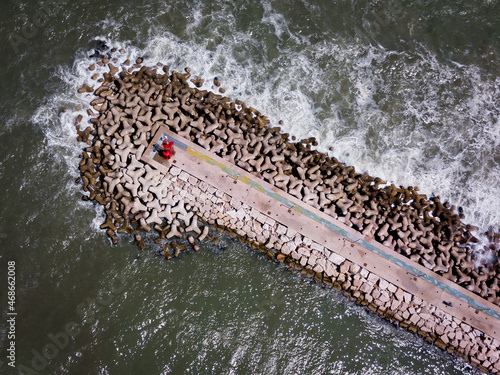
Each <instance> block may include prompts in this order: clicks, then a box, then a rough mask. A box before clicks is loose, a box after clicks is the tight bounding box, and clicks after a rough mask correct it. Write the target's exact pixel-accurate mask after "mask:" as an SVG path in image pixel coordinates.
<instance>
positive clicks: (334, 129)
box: [34, 3, 500, 231]
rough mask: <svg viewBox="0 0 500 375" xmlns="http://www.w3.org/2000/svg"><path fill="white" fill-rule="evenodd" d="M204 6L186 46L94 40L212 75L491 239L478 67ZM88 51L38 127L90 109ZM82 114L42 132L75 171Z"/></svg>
mask: <svg viewBox="0 0 500 375" xmlns="http://www.w3.org/2000/svg"><path fill="white" fill-rule="evenodd" d="M203 7H204V6H203V5H202V4H198V5H197V7H195V8H194V9H193V10H192V13H191V14H190V15H188V16H187V17H188V18H189V20H190V22H188V24H187V26H186V30H185V33H186V35H187V38H186V37H184V38H183V39H181V38H179V37H178V36H176V35H174V34H172V33H170V32H168V31H165V30H161V29H160V28H156V29H151V30H150V33H149V36H148V39H147V40H145V41H144V47H143V48H137V47H135V46H133V45H131V44H130V43H129V42H127V41H119V40H112V39H110V38H107V37H105V36H104V35H101V36H97V38H98V39H102V40H104V41H106V43H107V44H108V45H109V46H113V47H116V48H118V49H119V48H124V49H125V50H126V53H125V54H124V55H123V57H124V59H125V58H129V59H130V60H132V61H134V60H135V59H136V58H137V57H139V56H141V57H144V64H145V65H154V64H156V63H157V62H162V63H165V64H166V65H169V66H170V67H171V68H172V69H174V70H177V71H182V70H183V68H184V67H190V68H191V70H192V74H193V76H200V77H202V78H204V79H205V85H204V86H203V87H202V89H212V90H214V91H215V89H216V88H214V87H212V86H211V79H212V78H213V77H215V76H217V77H218V78H219V79H220V80H221V82H222V85H223V87H224V88H225V89H226V93H225V95H227V96H229V97H231V98H233V99H236V98H238V99H241V100H243V101H244V102H245V103H247V104H248V105H251V106H253V107H255V108H257V109H258V110H259V111H261V112H262V113H263V114H265V115H267V116H268V117H269V118H270V119H271V121H272V123H273V124H274V125H277V124H278V121H280V120H282V121H283V125H282V129H283V131H285V132H289V133H290V134H291V135H294V136H296V137H297V139H302V138H307V137H310V136H314V137H316V138H317V140H318V142H319V145H318V149H319V150H320V151H324V152H329V154H330V155H331V156H335V157H337V158H338V159H340V160H341V161H343V162H345V163H347V164H350V165H354V166H355V167H356V169H357V170H358V171H367V172H368V173H369V174H371V175H375V176H380V177H381V178H383V179H385V180H387V181H388V182H394V183H395V184H396V185H404V186H408V185H413V186H418V187H419V188H420V191H421V192H423V193H426V194H427V195H439V196H440V197H441V198H442V199H443V200H449V201H450V202H451V203H452V204H455V205H458V206H462V207H463V209H464V212H465V215H466V220H465V221H466V222H468V223H471V224H473V225H478V226H479V227H480V228H481V229H483V230H487V229H489V228H491V229H493V230H496V231H498V229H499V227H498V223H500V201H499V200H498V197H499V196H500V161H499V158H500V156H499V151H498V145H499V143H500V131H499V130H498V129H499V126H498V125H499V122H498V121H499V120H498V118H499V113H500V103H499V97H500V93H499V90H500V89H499V87H500V84H499V83H500V82H499V79H498V78H495V77H489V76H488V75H485V74H484V72H482V71H481V69H480V68H479V67H476V66H473V65H470V66H464V65H459V64H454V63H452V62H442V61H438V59H437V58H436V56H434V55H433V54H432V52H430V51H428V50H427V49H426V48H425V47H424V46H416V47H415V48H414V49H413V50H408V51H403V52H396V51H390V50H386V49H384V48H382V47H380V46H371V45H363V44H360V43H359V42H358V43H355V42H354V41H352V40H349V39H339V38H337V39H331V40H329V39H327V38H324V39H323V40H320V41H315V42H314V43H313V42H311V41H310V39H309V37H306V36H304V35H301V34H300V33H298V32H297V31H291V30H292V29H293V27H291V25H289V23H288V21H287V19H286V17H285V16H284V15H283V14H281V13H279V12H278V11H275V10H273V9H272V7H270V5H268V4H267V3H266V4H264V8H265V7H267V8H269V9H268V10H267V11H266V13H265V17H263V18H262V20H261V23H259V24H258V25H257V27H256V31H255V33H254V34H256V35H252V34H249V33H247V32H243V31H242V30H241V29H239V28H238V25H237V23H236V21H235V19H234V17H231V13H229V14H228V13H224V12H223V11H224V9H223V10H222V11H221V12H215V11H212V12H211V13H208V14H207V13H206V10H205V9H204V8H203ZM223 13H224V14H223ZM109 22H110V23H113V22H112V20H111V21H109ZM207 23H210V25H211V26H212V27H211V29H210V32H209V34H208V35H207V38H205V39H200V38H199V36H197V34H199V30H198V29H199V28H200V27H203V26H205V25H206V24H207ZM222 25H224V28H222V27H221V26H222ZM326 36H328V35H326ZM257 37H259V38H260V39H259V38H257ZM214 38H218V39H217V40H218V41H219V43H218V44H217V43H214V40H213V39H214ZM273 38H274V39H273ZM270 41H272V42H273V43H271V42H270ZM266 43H268V44H266ZM91 53H92V51H89V50H86V51H79V52H78V54H77V56H76V60H75V64H74V65H73V67H72V68H71V69H70V70H61V71H59V72H58V75H59V76H60V78H61V80H62V81H63V82H64V84H65V87H64V93H62V94H61V95H60V96H58V97H55V98H52V99H54V100H49V102H48V103H49V104H47V106H45V107H43V108H40V110H39V111H38V112H37V114H35V116H34V121H35V122H40V121H41V122H44V121H45V122H47V120H46V119H45V120H44V119H43V118H44V115H43V114H47V113H51V114H54V111H55V109H56V107H57V106H61V105H63V104H64V106H68V107H72V106H73V107H76V106H77V105H78V104H80V105H85V102H86V100H85V96H84V95H77V94H75V92H76V89H77V88H78V87H81V85H82V84H83V83H84V82H90V81H91V80H90V77H91V75H92V74H93V72H90V71H88V70H87V67H88V66H89V65H90V64H91V63H92V62H93V60H92V59H90V58H88V56H89V55H90V54H91ZM122 61H123V60H122ZM47 111H48V112H47ZM77 113H80V114H82V115H83V116H84V117H85V116H86V114H85V108H84V109H83V110H81V111H78V112H75V111H68V112H67V113H66V114H65V115H64V116H60V117H59V120H58V121H59V122H60V123H58V124H54V123H53V122H52V123H51V125H48V126H46V134H47V138H48V139H49V143H50V144H53V145H59V146H61V145H63V147H64V148H65V154H66V158H67V159H68V163H69V165H71V168H74V166H75V165H76V164H75V163H76V160H77V151H75V150H76V149H77V148H76V147H73V146H74V136H75V133H74V129H73V123H72V121H73V120H72V119H73V117H74V115H76V114H77ZM45 117H46V116H45ZM85 120H86V118H84V120H83V122H82V123H86V121H85ZM330 147H333V150H332V151H329V148H330Z"/></svg>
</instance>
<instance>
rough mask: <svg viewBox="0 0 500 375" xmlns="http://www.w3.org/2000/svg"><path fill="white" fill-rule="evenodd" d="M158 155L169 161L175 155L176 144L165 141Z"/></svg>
mask: <svg viewBox="0 0 500 375" xmlns="http://www.w3.org/2000/svg"><path fill="white" fill-rule="evenodd" d="M158 153H159V154H160V156H161V157H162V158H163V159H166V160H169V159H170V158H171V157H172V156H173V155H174V154H175V151H174V142H172V141H169V140H167V139H165V140H164V141H163V143H162V144H161V148H160V150H159V151H158Z"/></svg>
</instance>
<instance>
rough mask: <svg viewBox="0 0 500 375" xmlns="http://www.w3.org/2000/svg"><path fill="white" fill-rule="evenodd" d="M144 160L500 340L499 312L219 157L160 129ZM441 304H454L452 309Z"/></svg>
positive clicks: (473, 295) (481, 300)
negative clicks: (165, 148)
mask: <svg viewBox="0 0 500 375" xmlns="http://www.w3.org/2000/svg"><path fill="white" fill-rule="evenodd" d="M165 137H168V138H169V139H171V140H173V141H174V143H175V150H176V154H175V156H174V158H173V160H171V161H169V162H166V161H164V160H163V159H161V158H160V157H159V156H157V155H156V149H155V147H158V146H159V145H160V144H161V142H162V140H163V139H164V138H165ZM142 160H143V161H145V162H147V163H150V164H151V165H153V166H155V167H156V168H158V169H160V170H163V171H164V172H167V171H168V169H169V167H170V166H169V163H170V164H171V163H173V164H175V165H176V166H178V167H179V168H181V169H183V170H185V171H186V172H188V173H189V174H191V175H193V176H195V177H197V178H199V179H200V180H204V181H206V182H207V183H208V184H210V185H212V186H214V187H216V188H217V189H220V190H222V191H224V192H225V193H227V194H228V195H230V196H232V197H234V198H236V199H239V200H241V201H242V202H244V203H246V204H248V205H249V206H250V207H253V208H254V209H256V210H258V211H260V212H262V213H263V214H266V215H268V216H271V217H272V218H273V219H274V220H276V221H277V222H280V223H282V224H283V225H285V226H288V227H291V228H293V229H295V230H296V231H297V232H299V233H301V234H302V235H305V236H307V237H309V238H311V239H312V240H314V241H316V242H317V243H319V244H322V245H323V246H324V247H326V248H328V249H329V250H331V251H333V252H335V253H337V254H339V255H341V256H343V257H344V258H346V259H348V260H350V261H351V262H354V263H356V264H358V265H360V266H362V267H363V268H366V269H368V270H369V271H370V272H373V273H375V274H376V275H378V276H380V277H382V278H384V279H386V280H387V281H389V282H391V283H393V284H395V285H397V286H399V287H400V288H402V289H404V290H406V291H407V292H409V293H412V294H413V295H415V296H417V297H419V298H421V299H422V300H424V301H426V302H428V303H430V304H432V305H434V306H436V307H439V308H440V309H442V310H444V311H446V312H447V313H449V314H451V315H453V316H454V317H456V318H458V319H460V320H461V321H463V322H466V323H468V324H469V325H471V326H473V327H475V328H477V329H479V330H481V331H482V332H484V333H487V334H488V335H491V336H492V337H494V338H496V339H499V340H500V308H499V307H498V306H495V305H493V304H492V303H490V302H488V301H486V300H485V299H483V298H481V297H479V296H477V295H475V294H473V293H471V292H469V291H468V290H466V289H464V288H462V287H460V286H458V285H456V284H454V283H452V282H451V281H450V280H448V279H445V278H443V277H441V276H439V275H437V274H435V273H434V272H432V271H430V270H428V269H426V268H425V267H423V266H421V265H420V264H418V263H416V262H413V261H412V260H410V259H408V258H406V257H404V256H402V255H400V254H398V253H396V252H395V251H393V250H391V249H389V248H386V247H385V246H384V245H382V244H380V243H378V242H376V241H374V240H372V239H370V238H367V237H363V235H362V234H361V233H359V232H357V231H355V230H354V229H352V228H349V227H347V226H346V225H344V224H343V223H342V222H340V221H338V220H336V219H333V218H332V217H330V216H328V215H325V214H324V213H322V212H321V211H319V210H317V209H315V208H313V207H311V206H309V205H307V204H305V203H304V202H302V201H300V200H298V199H296V198H295V197H293V196H291V195H289V194H288V193H286V192H284V191H282V190H281V189H278V188H276V187H274V186H272V185H270V184H269V183H267V182H266V181H264V180H262V179H259V178H257V177H255V176H253V175H252V174H250V173H248V172H246V171H244V170H243V169H241V168H239V167H237V166H235V165H233V164H231V163H229V162H228V161H226V160H224V159H222V158H220V157H218V156H217V155H215V154H212V153H210V152H209V151H207V150H205V149H203V148H202V147H200V146H198V145H195V144H193V143H192V142H190V141H188V140H186V139H184V138H182V137H180V136H178V135H176V134H174V133H171V132H170V131H169V130H168V128H167V127H161V128H160V129H159V130H158V132H157V133H156V136H155V137H154V139H153V140H152V141H151V143H150V144H149V146H148V148H147V149H146V151H145V152H144V155H143V157H142ZM443 301H447V302H451V303H452V306H448V305H446V304H444V303H443Z"/></svg>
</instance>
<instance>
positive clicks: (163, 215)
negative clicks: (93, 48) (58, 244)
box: [76, 50, 500, 305]
mask: <svg viewBox="0 0 500 375" xmlns="http://www.w3.org/2000/svg"><path fill="white" fill-rule="evenodd" d="M111 52H112V53H118V51H115V50H111ZM119 52H123V51H119ZM112 57H113V55H109V56H107V57H104V58H102V59H101V60H99V61H97V62H96V64H93V65H91V66H90V67H89V69H90V70H96V74H94V76H93V77H92V79H93V80H94V81H95V83H96V85H95V86H96V87H95V88H94V87H91V86H90V85H88V84H86V85H84V86H83V87H82V88H81V89H80V90H79V92H81V93H90V92H93V95H94V96H95V98H94V99H93V100H92V101H91V102H90V104H91V107H92V109H89V110H88V114H89V115H90V116H91V120H90V122H91V123H92V126H91V127H87V128H85V129H84V130H81V117H79V118H77V121H76V127H77V131H78V140H79V141H82V142H86V143H87V144H88V147H86V148H85V150H84V152H83V153H82V160H81V162H80V171H81V179H82V181H83V184H84V190H85V191H88V192H89V193H90V195H89V196H88V197H87V196H86V197H85V198H84V199H91V200H96V201H97V202H98V203H100V204H102V205H104V207H105V210H106V215H107V220H106V222H105V223H104V224H103V225H102V228H103V229H106V232H107V233H108V235H109V236H110V237H111V239H112V240H113V242H114V243H116V241H117V238H116V233H121V232H128V233H130V234H135V235H136V238H137V242H138V243H139V245H140V246H141V247H143V246H144V243H143V240H142V237H141V235H140V234H138V233H137V232H140V231H143V230H145V231H148V232H149V231H151V230H152V228H154V229H156V230H157V231H158V232H159V233H160V237H161V238H164V237H165V238H172V237H182V236H183V235H185V233H186V232H193V233H196V234H197V235H199V236H201V237H202V238H204V237H205V236H206V235H207V231H208V228H207V227H205V228H203V230H202V229H200V228H199V227H198V225H199V224H198V219H199V218H198V217H197V215H195V214H194V213H193V212H191V210H190V208H191V207H190V206H189V205H188V204H185V203H184V202H183V201H182V199H181V198H180V197H179V196H174V195H172V192H171V191H170V192H169V191H168V188H165V184H162V183H161V182H162V179H163V176H162V174H161V173H160V172H159V171H157V170H155V169H153V168H152V167H150V166H149V165H145V164H144V163H142V162H141V161H140V157H141V155H142V153H143V152H144V150H145V149H146V147H147V145H148V143H149V142H150V141H151V139H152V138H153V136H154V134H155V132H156V131H157V129H158V128H159V127H160V126H161V125H167V126H168V127H169V128H170V130H171V131H173V132H175V133H177V134H178V135H180V136H182V137H184V138H186V139H188V140H190V141H192V142H194V143H196V144H198V145H200V146H201V147H203V148H205V149H207V150H210V151H211V152H212V153H214V154H217V155H218V156H220V157H222V158H224V159H226V160H228V161H230V162H231V163H234V164H235V165H238V166H239V167H241V168H243V169H245V170H246V171H248V172H250V173H252V174H254V175H255V176H258V177H260V178H262V179H264V180H265V181H267V182H269V183H271V184H273V185H274V186H276V187H278V188H280V189H282V190H283V191H285V192H287V193H289V194H290V195H293V196H295V197H296V198H298V199H300V200H302V201H303V202H305V203H306V204H308V205H311V206H313V207H315V208H317V209H319V210H321V211H323V212H324V213H326V214H328V215H330V216H332V217H334V218H336V219H338V220H340V221H342V222H343V223H345V224H346V225H347V226H349V227H352V228H354V229H356V230H358V231H359V232H361V233H362V234H363V235H365V236H367V237H369V238H373V239H375V240H376V241H379V242H381V243H383V244H384V245H385V246H387V247H389V248H391V249H393V250H394V251H396V252H398V253H400V254H403V255H405V256H407V257H409V258H411V259H412V260H414V261H416V262H418V263H420V264H421V265H423V266H425V267H426V268H428V269H430V270H432V271H434V272H436V273H437V274H439V275H442V276H444V277H446V278H448V279H450V280H452V281H453V282H455V283H457V284H459V285H461V286H463V287H465V288H466V289H468V290H470V291H472V292H474V293H476V294H478V295H480V296H482V297H484V298H486V299H487V300H489V301H490V302H492V303H495V304H497V305H500V293H499V281H500V272H498V271H499V269H500V260H499V257H498V242H499V240H500V237H499V236H498V235H496V234H493V233H487V235H488V236H489V237H490V240H491V243H490V244H489V245H488V246H489V249H490V250H491V251H492V252H493V253H494V254H495V255H496V256H495V257H494V260H493V262H489V263H487V262H483V263H480V264H477V263H478V262H476V260H477V259H476V257H475V253H474V252H473V248H474V244H475V243H477V242H478V239H477V238H476V237H474V235H473V234H472V232H473V231H475V230H476V229H477V228H473V227H471V226H469V225H466V224H465V223H463V222H462V220H461V219H463V214H462V212H461V209H458V212H456V211H457V209H456V207H455V206H451V205H450V204H449V203H448V202H444V203H442V202H441V201H440V199H439V198H438V197H430V198H428V197H427V196H426V195H424V194H420V193H419V191H418V188H417V187H411V186H410V187H406V188H405V187H402V186H400V187H397V186H395V185H394V184H391V185H389V186H387V183H386V182H385V181H382V180H381V179H380V178H378V177H372V176H370V175H368V174H360V173H357V172H356V171H355V170H354V167H352V166H346V165H344V164H343V163H340V162H339V161H338V160H337V159H335V158H333V157H329V156H328V155H326V154H324V153H320V152H318V151H316V150H314V149H313V146H316V145H317V142H316V140H315V139H314V138H309V139H306V140H302V141H299V142H293V141H291V140H290V139H289V135H288V134H286V133H282V132H281V128H280V127H270V121H269V120H268V119H267V118H266V117H265V116H263V115H262V114H261V113H260V112H259V111H258V110H256V109H254V108H252V107H248V106H247V105H246V104H245V103H243V102H241V101H239V100H234V101H233V100H232V99H231V98H228V97H225V96H222V95H220V94H217V93H214V92H212V91H207V90H201V89H200V87H201V86H202V85H203V81H202V80H201V78H199V77H196V78H194V79H191V74H190V70H189V69H188V68H186V70H185V72H184V73H179V72H175V71H172V72H170V71H169V68H168V67H167V66H164V65H162V64H158V65H157V66H153V67H147V66H142V65H141V64H142V59H138V60H137V61H136V63H135V64H134V65H131V63H130V61H129V60H126V61H124V62H122V63H119V61H118V58H116V57H115V58H112ZM97 72H99V73H97ZM219 85H220V83H219V82H218V80H217V79H215V80H214V86H216V87H218V86H219ZM219 92H221V93H222V92H223V89H219ZM198 240H200V238H199V239H198ZM188 243H189V244H191V246H193V247H194V248H195V249H196V248H197V247H198V244H197V242H196V240H195V238H194V237H193V236H190V238H189V241H188ZM167 247H168V246H167ZM167 247H166V248H165V256H166V257H167V258H168V257H171V253H170V250H172V249H168V248H167ZM178 253H179V249H178V248H177V249H175V248H174V249H173V254H174V255H178Z"/></svg>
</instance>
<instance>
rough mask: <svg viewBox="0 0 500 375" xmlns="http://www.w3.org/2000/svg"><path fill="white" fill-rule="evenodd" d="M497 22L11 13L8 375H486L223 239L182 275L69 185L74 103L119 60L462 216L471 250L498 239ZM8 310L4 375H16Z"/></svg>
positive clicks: (488, 18) (63, 4) (17, 6)
mask: <svg viewBox="0 0 500 375" xmlns="http://www.w3.org/2000/svg"><path fill="white" fill-rule="evenodd" d="M499 17H500V9H499V3H498V2H495V1H484V2H475V1H474V2H473V1H465V2H461V3H456V2H453V1H440V2H430V1H420V2H410V1H402V2H396V1H393V2H391V1H389V2H384V3H382V2H375V1H321V0H315V1H312V0H311V1H296V2H290V1H263V0H261V1H249V0H248V1H243V0H236V1H231V2H228V1H217V2H207V1H187V0H180V1H176V2H166V1H158V0H152V1H148V2H147V3H144V2H139V1H132V0H130V1H116V0H114V1H111V0H110V1H91V0H82V1H78V2H73V1H69V0H67V1H42V2H39V3H35V2H28V1H5V2H3V3H2V4H1V5H0V34H1V35H2V37H3V41H4V42H3V43H2V45H1V46H0V52H1V54H0V56H2V57H1V59H2V62H3V69H2V70H1V72H0V82H1V86H0V87H1V88H2V90H1V92H0V95H1V100H0V119H1V121H0V141H1V146H0V184H1V185H0V186H1V194H0V249H1V253H0V254H1V258H0V266H1V272H0V274H1V275H2V278H4V275H6V274H7V262H8V261H15V262H16V288H17V289H16V292H17V294H16V311H17V313H18V315H17V320H16V332H15V333H16V339H15V342H16V364H17V365H18V366H21V365H22V366H25V368H30V369H32V370H34V371H36V372H38V373H42V374H45V373H46V374H116V373H122V374H142V373H144V374H150V373H151V374H155V373H157V374H168V373H172V374H181V373H193V374H213V373H221V374H222V373H223V374H256V373H259V374H261V373H262V374H268V373H269V374H271V373H276V374H281V373H286V374H298V373H308V374H309V373H310V374H323V373H330V374H462V373H468V374H473V373H476V371H475V370H474V369H472V368H471V367H470V366H469V365H467V364H465V363H463V362H462V361H461V360H457V359H455V358H454V357H452V356H450V355H448V354H445V353H443V352H442V351H440V350H439V349H437V348H435V347H433V346H431V345H429V344H427V343H425V342H424V341H423V340H421V339H419V338H417V337H415V336H413V335H411V334H409V333H408V332H405V331H404V330H400V329H396V328H395V327H393V326H391V325H390V324H389V323H387V322H384V321H381V320H380V319H379V318H378V317H375V316H374V315H373V314H371V313H369V312H367V311H366V310H365V309H364V308H361V307H357V306H355V305H354V304H353V303H351V302H349V301H348V300H347V299H346V298H345V297H344V296H342V294H341V293H340V292H337V291H333V290H327V289H322V288H320V287H318V286H317V285H315V284H312V283H311V282H310V281H309V280H307V279H305V278H303V277H301V276H300V275H298V274H297V273H294V272H290V271H288V270H287V269H286V268H285V267H283V266H276V265H274V264H272V263H270V262H269V261H267V260H266V259H265V258H263V257H262V256H260V255H259V254H257V253H254V252H253V251H252V250H251V249H249V248H248V247H247V246H245V245H242V244H240V243H239V242H238V241H236V240H234V239H231V238H228V237H226V236H222V235H219V236H221V238H220V241H219V243H218V244H215V242H211V241H207V242H205V243H204V244H203V245H202V249H201V251H200V252H198V253H196V254H194V253H185V254H182V255H181V257H180V259H176V260H174V261H171V262H167V261H165V260H164V259H162V258H160V257H157V256H156V255H155V251H154V248H151V249H150V250H146V251H140V250H139V249H138V248H137V246H136V245H135V244H134V243H132V241H131V239H130V238H129V237H127V236H120V242H119V244H118V245H117V246H112V245H111V243H110V241H109V240H108V238H107V237H106V235H105V233H104V232H103V231H101V230H100V229H99V225H100V224H101V223H102V222H103V221H104V214H103V211H102V209H101V208H100V207H98V206H97V205H95V204H93V203H90V202H83V201H81V193H82V191H81V185H78V184H75V183H74V180H75V179H76V178H77V177H78V162H79V155H80V153H81V150H82V147H83V145H82V144H79V143H78V142H77V141H76V131H75V129H74V125H73V121H74V118H75V116H76V115H77V114H83V115H84V116H85V105H88V102H89V98H90V96H89V95H85V94H78V93H77V92H76V90H77V88H78V87H80V86H81V85H82V84H83V83H84V82H88V81H89V79H90V76H91V74H92V73H91V72H90V71H88V70H87V67H88V66H89V65H90V64H92V63H93V62H95V60H93V59H92V58H90V57H89V56H90V55H91V54H92V53H93V52H94V48H95V47H96V46H97V43H96V40H102V41H105V43H106V44H107V45H108V46H110V47H116V48H118V49H119V48H124V49H125V50H126V53H125V54H123V55H122V56H123V57H121V59H122V61H123V60H124V59H125V58H130V59H131V60H135V59H136V58H138V57H143V58H144V60H145V64H148V65H154V64H156V63H157V62H162V63H164V64H166V65H168V66H170V67H171V69H174V70H177V71H182V70H183V69H184V68H185V67H190V68H191V72H192V75H193V76H200V77H202V78H204V79H205V85H204V88H206V89H213V87H212V79H213V78H214V77H217V78H218V79H219V81H221V82H222V87H224V88H225V89H226V94H225V95H227V96H229V97H231V98H233V99H240V100H242V101H244V102H245V103H247V104H248V105H249V106H252V107H254V108H256V109H258V110H259V111H260V112H262V113H263V114H264V115H266V116H268V117H269V119H270V120H271V123H272V124H273V125H275V126H276V125H277V124H278V122H279V121H282V123H283V124H282V125H281V126H282V130H283V131H284V132H287V133H289V134H290V135H291V136H295V137H296V138H297V139H301V138H306V137H307V138H308V137H310V136H314V137H316V139H317V140H318V142H319V145H318V147H317V148H318V150H320V151H322V152H328V153H329V154H330V155H331V156H334V157H336V158H338V159H339V160H341V161H342V162H345V163H346V164H349V165H354V166H355V167H356V170H357V171H358V172H368V173H369V174H371V175H374V176H379V177H381V178H383V179H384V180H385V181H387V182H388V183H392V182H393V183H395V184H396V185H405V186H408V185H412V186H418V187H419V189H420V191H421V192H422V193H425V194H427V195H428V196H432V195H439V196H440V197H441V199H442V200H443V201H446V200H447V201H449V202H450V203H451V204H454V205H456V206H460V207H462V208H463V211H464V213H465V219H464V221H465V222H466V223H468V224H472V225H475V226H477V227H478V228H479V230H478V232H477V235H478V236H479V235H480V233H481V232H484V231H486V230H494V231H498V230H499V223H500V213H499V212H500V210H499V205H500V199H499V197H500V183H499V182H500V151H499V147H498V146H499V143H500V124H499V112H500V78H499V75H498V72H499V67H500V48H499V47H500V40H499V36H500V29H499V25H498V22H497V20H498V18H499ZM214 89H215V88H214ZM78 105H82V106H84V108H83V109H82V110H78V109H77V108H78ZM63 108H64V109H65V111H64V112H63V111H62V109H63ZM85 120H87V118H86V117H85V118H84V121H85ZM477 251H481V247H480V246H479V247H478V249H477ZM5 278H6V276H5ZM2 284H3V281H2ZM0 295H1V297H2V307H3V306H4V301H6V300H7V297H6V296H7V290H6V288H5V287H2V290H1V294H0ZM2 311H3V315H2V321H1V323H0V328H1V331H0V337H1V341H0V342H1V348H0V349H1V353H2V356H1V357H0V372H1V373H6V374H10V373H12V374H14V373H17V372H16V370H13V369H12V368H11V367H9V366H8V362H9V361H8V360H7V358H6V355H4V353H6V352H7V347H8V342H9V340H8V339H7V330H8V326H7V323H6V322H7V315H6V312H7V310H6V309H2ZM68 329H70V331H68ZM68 332H69V333H72V334H73V337H71V335H68ZM65 337H66V338H67V340H65ZM47 357H48V358H49V359H47Z"/></svg>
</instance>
